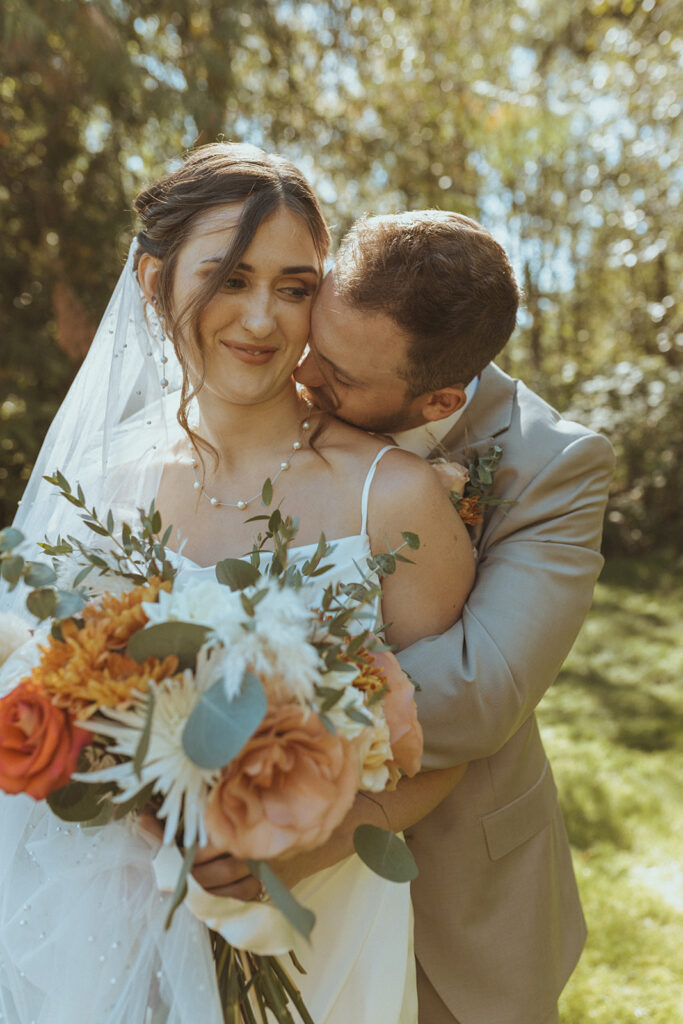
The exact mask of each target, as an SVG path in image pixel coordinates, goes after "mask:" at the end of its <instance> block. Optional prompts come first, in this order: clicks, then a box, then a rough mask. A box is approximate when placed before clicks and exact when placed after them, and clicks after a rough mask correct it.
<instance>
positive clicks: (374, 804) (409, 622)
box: [193, 452, 474, 899]
mask: <svg viewBox="0 0 683 1024" xmlns="http://www.w3.org/2000/svg"><path fill="white" fill-rule="evenodd" d="M380 470H381V472H380ZM368 525H369V530H370V539H371V545H372V550H373V553H374V554H378V553H380V552H382V551H386V550H387V541H388V542H389V543H390V544H391V546H392V547H393V548H394V549H395V548H396V547H398V545H399V544H400V543H401V532H402V531H404V530H407V531H410V532H412V533H416V534H418V536H419V538H420V547H419V549H418V550H417V551H410V550H408V549H404V551H403V553H404V554H406V555H408V556H409V557H410V558H411V560H412V561H413V563H414V564H413V565H404V564H402V563H399V568H398V570H397V572H396V573H395V574H394V575H391V576H388V577H387V578H386V579H385V580H384V582H383V616H384V620H385V622H391V626H390V628H389V629H388V631H387V639H388V640H389V641H390V642H391V643H392V644H396V645H397V646H398V647H405V646H407V645H408V644H411V643H413V642H414V641H416V640H418V639H421V638H422V637H425V636H430V635H433V634H436V633H440V632H443V631H444V630H445V629H448V628H449V627H450V626H452V625H453V623H454V622H456V621H457V619H458V618H459V616H460V614H461V611H462V607H463V605H464V603H465V599H466V597H467V595H468V593H469V591H470V588H471V586H472V582H473V580H474V558H473V554H472V548H471V544H470V541H469V537H468V535H467V531H466V529H465V527H464V526H463V524H462V522H461V520H460V517H459V516H458V515H457V513H456V511H455V509H454V508H453V506H452V505H451V503H450V501H449V500H448V497H447V495H446V493H445V491H444V490H443V488H442V486H441V484H440V483H439V480H438V478H437V476H436V473H434V471H433V470H432V469H431V468H430V467H429V466H428V465H427V464H426V463H424V462H422V460H420V459H417V458H414V457H412V456H409V455H406V454H405V453H403V452H395V453H394V452H391V453H388V454H387V455H385V456H384V458H383V459H382V461H381V462H380V464H379V466H378V470H377V474H376V476H375V480H374V481H373V485H372V489H371V495H370V507H369V516H368ZM466 767H467V766H466V765H458V766H456V767H455V768H449V769H443V770H441V771H432V772H422V773H420V774H419V775H417V776H415V778H412V779H408V778H404V779H401V781H400V782H399V784H398V787H397V789H396V790H395V791H393V792H384V793H373V794H372V796H368V795H367V794H364V793H360V794H359V795H358V796H357V797H356V800H355V801H354V804H353V806H352V808H351V810H350V811H349V813H348V814H347V816H346V817H345V819H344V821H343V822H342V823H341V824H340V825H339V827H338V828H337V829H336V830H335V831H334V833H333V834H332V836H331V837H330V839H328V841H327V842H326V843H325V844H324V845H323V846H321V847H319V848H318V849H316V850H312V851H310V852H308V853H304V854H299V855H297V856H295V857H291V858H288V859H284V860H282V861H277V862H274V863H273V867H274V869H275V870H276V872H277V873H278V874H279V875H280V876H281V878H282V880H283V881H284V882H286V883H287V884H288V885H290V886H291V885H294V884H296V882H298V881H300V880H301V879H302V878H305V877H307V876H308V875H311V874H313V873H315V872H316V871H321V870H322V869H323V868H326V867H330V866H332V865H333V864H336V863H337V862H338V861H340V860H343V858H345V857H347V856H349V854H351V853H352V852H353V833H354V831H355V830H356V828H357V827H358V826H359V825H364V824H371V825H378V826H379V827H380V828H386V827H387V826H389V827H391V828H392V829H393V830H394V831H395V832H401V831H403V830H404V829H406V828H409V827H410V826H411V825H414V824H415V823H416V822H417V821H419V820H420V819H421V818H424V817H425V815H427V814H429V813H430V811H432V810H433V809H434V808H435V807H437V806H438V804H440V803H441V801H442V800H443V799H444V798H445V797H446V796H447V795H448V794H449V793H450V791H451V790H452V789H453V787H454V786H455V785H456V784H457V783H458V782H459V781H460V779H461V778H462V776H463V774H464V772H465V769H466ZM199 861H201V862H202V863H199ZM195 864H196V866H195V869H194V872H193V874H194V876H195V878H196V879H197V881H198V882H199V883H200V884H201V885H203V886H204V888H206V889H210V890H211V891H213V892H214V893H215V894H216V895H224V896H234V897H237V898H238V899H253V897H254V895H255V893H256V891H257V888H258V885H257V883H256V882H255V881H254V879H253V878H251V877H250V876H249V874H248V869H247V866H246V864H245V863H244V862H242V861H239V860H235V859H234V858H231V857H225V856H222V855H221V851H218V850H214V849H213V848H207V849H205V850H203V851H200V854H199V856H198V858H197V862H195Z"/></svg>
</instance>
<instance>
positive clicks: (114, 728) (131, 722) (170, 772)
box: [73, 648, 220, 846]
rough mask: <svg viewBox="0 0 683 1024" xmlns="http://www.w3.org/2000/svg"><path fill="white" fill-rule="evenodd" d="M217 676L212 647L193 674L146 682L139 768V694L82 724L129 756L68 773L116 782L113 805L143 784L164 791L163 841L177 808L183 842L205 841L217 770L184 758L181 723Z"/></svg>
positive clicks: (170, 834)
mask: <svg viewBox="0 0 683 1024" xmlns="http://www.w3.org/2000/svg"><path fill="white" fill-rule="evenodd" d="M219 678H220V663H219V658H218V657H217V654H216V652H215V651H211V652H210V653H207V651H206V650H205V649H204V648H203V649H202V650H200V652H199V654H198V656H197V668H196V672H195V673H194V675H193V673H192V672H191V671H189V670H187V671H185V672H184V673H183V675H182V678H176V679H164V680H162V681H161V682H160V683H150V691H151V692H152V693H153V694H154V714H153V716H152V727H151V734H150V741H149V748H148V750H147V754H146V756H145V760H144V762H143V764H142V767H141V769H140V777H138V775H137V774H136V772H135V768H134V766H133V758H134V756H135V751H136V750H137V747H138V744H139V742H140V736H141V733H142V731H143V730H144V728H145V723H146V719H147V701H146V699H145V698H144V697H140V698H139V699H138V700H136V702H135V704H134V705H133V706H132V707H130V708H128V709H127V710H125V711H114V710H108V711H107V713H106V718H104V717H103V716H102V715H101V714H100V715H98V716H97V718H93V719H91V720H90V721H89V722H88V723H84V724H86V725H87V728H90V729H92V730H93V731H94V732H97V733H98V734H101V735H104V736H110V737H112V738H113V739H115V740H116V745H115V746H114V747H112V749H113V750H114V751H115V752H116V753H117V754H125V755H127V756H128V757H129V758H130V760H129V761H125V762H124V763H123V764H118V765H115V766H114V767H112V768H103V769H101V770H100V771H94V772H87V773H83V774H80V775H74V776H73V778H76V779H80V780H81V781H83V782H116V784H117V785H118V786H119V788H120V789H121V793H120V794H119V795H118V796H117V797H116V802H117V803H124V802H126V801H127V800H130V799H132V798H133V797H134V796H135V795H136V794H137V793H139V792H140V790H141V789H143V788H144V787H145V786H147V785H148V784H149V783H152V782H153V783H154V792H155V793H162V794H163V795H164V802H163V804H162V806H161V808H160V810H159V817H161V818H165V819H166V825H165V827H164V843H172V842H173V839H174V837H175V834H176V831H177V829H178V822H179V820H180V814H181V811H182V813H183V822H184V843H185V845H186V846H190V845H191V844H192V843H193V842H194V841H195V840H196V839H199V843H200V845H201V846H204V845H206V842H207V834H206V826H205V824H204V814H205V812H206V803H207V799H208V794H209V789H210V787H211V786H212V785H214V784H215V782H216V780H217V779H218V776H219V774H220V773H219V772H218V771H215V770H207V769H203V768H200V767H199V766H198V765H196V764H194V762H193V761H191V760H190V759H189V757H188V756H187V754H186V753H185V751H184V749H183V743H182V735H183V729H184V728H185V724H186V722H187V720H188V718H189V716H190V715H191V713H192V711H193V710H194V708H195V706H196V704H197V701H198V700H199V697H200V696H201V694H202V693H205V692H206V691H207V690H208V689H210V687H211V686H213V684H214V683H215V682H217V680H218V679H219Z"/></svg>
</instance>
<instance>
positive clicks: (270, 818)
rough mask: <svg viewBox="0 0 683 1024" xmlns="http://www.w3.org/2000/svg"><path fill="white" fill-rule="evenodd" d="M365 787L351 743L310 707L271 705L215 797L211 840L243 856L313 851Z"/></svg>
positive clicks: (211, 809)
mask: <svg viewBox="0 0 683 1024" xmlns="http://www.w3.org/2000/svg"><path fill="white" fill-rule="evenodd" d="M359 782H360V779H359V767H358V758H357V756H354V750H353V748H352V747H351V746H350V745H349V743H348V741H347V740H345V739H344V738H343V737H342V736H339V735H333V734H332V733H331V732H329V730H327V729H326V728H325V726H324V725H323V723H322V722H321V721H320V718H319V717H318V715H316V714H315V713H314V712H312V711H308V710H307V709H306V708H302V707H299V706H292V705H288V704H285V705H279V706H271V707H270V708H269V709H268V712H267V714H266V717H265V718H264V720H263V722H262V723H261V725H260V726H259V728H258V729H257V731H256V732H255V733H254V735H253V736H252V737H251V739H250V740H249V741H248V743H247V744H246V746H245V747H244V748H243V750H242V751H241V752H240V753H239V754H238V755H237V757H236V758H235V759H234V760H233V761H232V762H231V763H230V764H229V765H228V766H227V767H226V768H224V769H223V773H222V776H221V778H220V780H219V782H218V783H217V785H216V787H215V789H214V790H213V791H212V793H211V796H210V797H209V804H208V808H207V812H206V827H207V831H208V833H209V837H210V839H211V842H212V843H214V844H215V845H216V846H220V847H222V848H224V849H228V850H230V852H231V853H232V854H233V855H234V856H235V857H241V858H247V857H253V858H258V859H266V860H267V859H270V858H272V857H279V856H281V855H282V854H285V855H287V856H289V855H291V854H293V853H299V852H300V851H303V850H311V849H314V848H315V847H317V846H320V845H321V844H322V843H324V842H325V840H326V839H328V837H329V836H330V834H331V833H332V831H333V829H335V828H336V827H337V825H338V824H339V823H340V822H341V820H342V819H343V818H344V817H345V815H346V813H347V811H348V810H349V808H350V807H351V804H352V803H353V800H354V798H355V796H356V793H357V791H358V787H359Z"/></svg>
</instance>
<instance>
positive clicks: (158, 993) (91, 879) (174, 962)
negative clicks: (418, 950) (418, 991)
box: [0, 794, 417, 1024]
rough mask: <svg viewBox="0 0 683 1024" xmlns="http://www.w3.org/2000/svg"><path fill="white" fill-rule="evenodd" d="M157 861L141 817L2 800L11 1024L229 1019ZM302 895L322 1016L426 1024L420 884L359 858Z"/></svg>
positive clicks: (205, 954)
mask: <svg viewBox="0 0 683 1024" xmlns="http://www.w3.org/2000/svg"><path fill="white" fill-rule="evenodd" d="M153 856H154V851H153V850H152V849H151V848H150V846H149V845H148V843H147V842H146V841H145V839H143V838H142V837H141V836H140V835H139V834H137V833H136V832H135V830H134V828H133V827H132V826H131V825H130V824H128V823H117V824H112V825H108V826H107V827H106V828H92V829H82V828H80V827H79V826H76V825H67V824H65V823H63V822H61V821H59V820H58V819H57V818H56V817H55V816H54V815H53V814H52V813H51V812H50V811H49V810H48V809H47V808H46V806H45V805H44V804H36V803H35V802H34V801H33V800H31V799H30V798H29V797H23V796H21V797H17V796H14V797H9V796H6V795H4V794H0V1021H1V1022H2V1024H81V1022H83V1024H85V1022H88V1024H197V1022H201V1024H222V1020H223V1016H222V1012H221V1007H220V1005H219V1000H218V996H217V990H216V983H215V973H214V963H213V958H212V955H211V949H210V943H209V935H208V931H207V928H206V927H205V925H204V924H202V923H201V922H200V921H198V920H197V919H196V918H195V917H194V916H193V915H192V914H191V913H190V912H189V911H188V910H187V909H186V908H185V907H184V906H181V907H180V908H179V909H178V910H177V911H176V913H175V916H174V918H173V922H172V925H171V927H170V928H169V929H168V930H166V929H165V927H164V926H165V922H166V919H167V916H168V912H169V908H170V904H171V901H172V896H170V895H169V894H161V893H160V892H159V891H158V889H157V887H156V882H155V878H154V873H153V869H152V859H153ZM295 894H296V896H297V898H298V899H299V900H300V901H302V902H303V903H304V904H305V905H306V906H309V907H310V908H311V909H312V910H313V911H314V912H315V914H316V917H317V922H316V926H315V929H314V932H313V941H312V943H311V944H310V945H309V944H307V943H304V942H303V941H302V942H301V943H300V944H299V946H298V947H297V949H296V953H297V956H298V957H299V959H300V960H301V962H302V965H303V966H304V967H305V969H306V971H307V973H306V975H299V974H297V973H296V972H295V971H294V970H293V968H292V969H291V970H290V973H292V974H293V976H294V980H295V982H296V984H297V986H298V987H299V988H300V989H301V991H302V994H303V996H304V1000H305V1002H306V1004H307V1006H308V1009H309V1011H310V1012H311V1015H312V1016H313V1019H314V1020H315V1021H316V1024H349V1022H353V1021H357V1022H358V1024H361V1022H362V1024H365V1022H370V1021H372V1022H373V1024H415V1022H416V1021H417V1002H416V995H415V974H414V958H413V950H412V913H411V906H410V894H409V889H408V886H407V885H396V884H394V883H391V882H385V881H384V880H382V879H380V878H378V877H377V876H376V875H374V874H373V873H372V872H371V871H369V870H368V869H367V868H366V867H365V865H363V864H362V862H361V861H360V860H359V859H358V858H357V857H356V856H355V855H354V856H352V857H349V858H347V859H346V860H345V861H343V862H341V863H340V864H337V865H335V866H334V867H333V868H329V869H327V870H326V871H322V872H319V873H318V874H316V875H313V876H311V877H310V878H308V879H306V880H305V881H304V882H302V883H300V884H299V885H298V886H296V889H295ZM286 963H287V965H288V969H289V968H290V967H291V965H289V960H288V959H287V960H286ZM294 1016H295V1017H296V1014H295V1015H294Z"/></svg>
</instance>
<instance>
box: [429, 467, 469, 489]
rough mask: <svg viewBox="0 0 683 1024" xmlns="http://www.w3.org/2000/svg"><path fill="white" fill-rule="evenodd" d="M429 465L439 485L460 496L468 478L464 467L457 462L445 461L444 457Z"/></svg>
mask: <svg viewBox="0 0 683 1024" xmlns="http://www.w3.org/2000/svg"><path fill="white" fill-rule="evenodd" d="M430 465H431V467H432V469H433V470H434V472H435V473H436V475H437V476H438V478H439V483H440V484H441V486H442V487H445V488H446V490H447V491H449V492H450V493H451V494H455V495H456V496H457V497H459V498H461V497H462V496H463V494H464V493H465V484H466V483H467V482H468V481H469V478H470V474H469V473H468V472H467V470H466V469H465V467H464V466H461V465H460V463H459V462H447V461H446V459H442V460H441V461H439V462H432V463H430Z"/></svg>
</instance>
